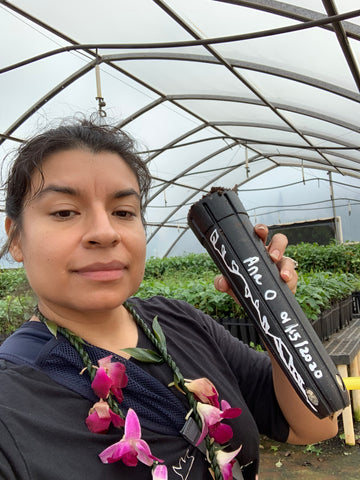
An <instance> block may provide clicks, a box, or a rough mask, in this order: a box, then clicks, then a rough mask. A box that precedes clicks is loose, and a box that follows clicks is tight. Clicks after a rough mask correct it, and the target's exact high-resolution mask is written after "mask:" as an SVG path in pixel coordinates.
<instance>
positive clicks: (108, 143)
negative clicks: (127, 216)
mask: <svg viewBox="0 0 360 480" xmlns="http://www.w3.org/2000/svg"><path fill="white" fill-rule="evenodd" d="M72 149H83V150H84V149H86V150H90V151H91V152H94V153H97V152H102V151H106V152H113V153H117V154H118V155H119V156H121V158H122V159H123V160H124V161H125V162H126V164H127V165H128V166H129V167H130V169H131V170H132V171H133V172H134V174H135V175H136V178H137V181H138V184H139V189H140V208H141V219H142V222H143V224H145V219H144V213H145V205H146V200H147V197H148V193H149V189H150V184H151V176H150V173H149V170H148V168H147V167H146V165H145V163H144V162H143V160H142V159H141V158H140V156H139V155H138V154H137V153H136V152H135V147H134V142H133V140H132V139H131V138H130V137H129V136H128V135H126V134H125V133H124V132H123V131H121V130H120V129H119V128H117V127H113V126H109V125H97V124H95V123H92V122H91V121H88V120H81V121H78V122H77V123H71V124H68V125H66V124H64V125H60V126H58V127H56V128H53V129H50V130H47V131H46V132H44V133H41V134H39V135H37V136H35V137H33V138H32V139H30V140H28V141H27V142H25V143H23V144H22V145H21V146H20V148H19V149H18V153H17V157H16V159H15V161H14V163H13V165H12V167H11V170H10V173H9V176H8V179H7V182H6V184H5V187H6V199H5V213H6V215H7V216H8V217H9V218H10V219H11V220H13V222H14V228H13V230H12V232H11V234H10V236H9V239H8V241H7V243H6V244H5V246H4V248H3V250H2V254H4V253H6V252H7V251H8V249H9V246H10V244H11V241H12V239H13V238H14V237H15V236H16V234H17V233H18V231H19V229H21V220H22V212H23V208H24V202H25V198H26V196H27V194H28V193H29V192H30V189H31V180H32V176H33V174H34V172H35V171H36V170H37V171H38V172H40V174H41V176H42V178H43V174H42V164H43V162H44V160H45V159H46V158H47V157H48V156H50V155H51V154H53V153H56V152H60V151H65V150H72ZM40 188H41V187H40ZM35 194H36V193H35Z"/></svg>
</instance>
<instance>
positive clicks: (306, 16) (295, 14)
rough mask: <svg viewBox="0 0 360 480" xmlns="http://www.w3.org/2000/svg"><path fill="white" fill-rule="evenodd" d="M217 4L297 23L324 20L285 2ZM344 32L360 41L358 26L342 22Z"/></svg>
mask: <svg viewBox="0 0 360 480" xmlns="http://www.w3.org/2000/svg"><path fill="white" fill-rule="evenodd" d="M216 1H217V2H222V3H229V4H232V5H238V6H242V7H249V8H253V9H254V10H262V11H264V12H268V13H272V14H275V15H280V16H282V17H287V18H291V19H292V20H298V21H299V22H307V21H309V20H317V19H320V18H324V17H325V15H323V14H321V13H319V12H315V11H314V10H309V9H307V8H303V7H299V6H295V5H289V4H287V3H285V2H279V1H277V0H216ZM343 26H344V29H345V32H346V34H347V36H348V37H351V38H354V39H356V40H359V39H360V26H358V25H356V24H354V23H350V22H344V24H343ZM320 28H324V29H325V30H331V31H334V27H333V26H332V25H330V24H325V25H321V27H320Z"/></svg>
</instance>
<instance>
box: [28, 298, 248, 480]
mask: <svg viewBox="0 0 360 480" xmlns="http://www.w3.org/2000/svg"><path fill="white" fill-rule="evenodd" d="M124 307H125V308H126V309H127V310H128V311H129V313H130V314H131V315H132V317H133V319H134V320H135V322H136V323H137V325H138V326H139V327H140V328H141V329H142V330H143V332H144V333H145V335H146V336H147V337H148V338H149V340H150V341H151V342H152V344H153V345H154V346H155V347H156V349H157V350H158V351H159V353H157V352H154V351H152V350H147V349H142V348H127V349H124V350H123V351H124V352H126V353H129V354H130V355H131V356H133V357H134V358H135V359H137V360H140V361H145V362H150V363H162V362H165V363H166V364H167V365H168V366H169V367H170V369H171V370H172V372H173V374H174V383H173V385H175V386H176V387H177V388H178V389H179V390H180V391H182V392H183V393H184V394H185V395H186V398H187V400H188V402H189V405H190V412H189V413H188V415H187V416H190V415H192V416H193V418H194V420H195V422H196V424H197V426H198V427H199V429H200V431H201V435H200V437H199V439H198V441H197V444H196V446H198V445H199V444H200V443H201V442H202V441H203V440H205V444H206V450H207V459H208V461H209V463H210V466H211V467H210V472H211V474H212V476H213V478H214V480H232V479H233V475H232V467H233V465H234V463H235V457H236V455H237V454H238V453H239V451H240V449H241V446H240V447H239V448H238V449H237V450H235V451H233V452H224V450H223V448H224V446H223V447H219V445H218V446H217V444H224V443H226V442H227V441H228V440H229V439H230V438H231V437H232V435H233V432H232V429H231V427H230V426H229V425H225V424H222V423H221V421H222V420H223V419H225V418H234V417H237V416H238V415H240V413H241V409H240V408H231V407H230V405H229V403H228V402H226V401H225V400H222V401H221V409H220V408H219V406H220V405H219V401H218V394H217V391H216V388H215V387H214V385H213V384H212V383H211V382H210V380H208V379H206V378H202V379H196V380H192V381H186V380H185V379H184V377H183V376H182V374H181V372H180V370H179V368H178V366H177V365H176V363H175V362H174V361H173V359H172V358H171V356H170V355H169V354H168V352H167V348H166V338H165V335H164V333H163V331H162V329H161V327H160V325H159V323H158V321H157V317H155V318H154V320H153V324H152V330H150V328H149V327H148V325H147V324H146V323H145V322H144V321H143V320H142V318H141V317H140V316H139V315H138V314H137V312H136V311H135V309H134V308H133V307H132V306H131V305H130V304H128V303H127V302H125V303H124ZM35 315H36V316H37V317H38V318H39V320H40V321H41V322H42V323H44V324H45V325H46V326H47V328H48V329H49V330H50V332H51V333H52V334H53V335H54V336H56V335H57V332H60V333H61V334H62V335H63V336H64V337H65V338H66V339H67V340H68V341H69V342H70V343H71V345H72V346H73V347H74V348H75V350H76V351H77V352H78V353H79V355H80V357H81V359H82V361H83V364H84V369H83V370H82V371H81V372H80V373H81V374H83V373H84V372H85V371H87V372H88V374H89V376H90V380H91V382H92V383H91V386H92V389H93V390H94V392H95V394H96V395H97V396H98V397H99V401H98V402H96V403H95V404H94V405H93V407H92V408H91V409H90V411H89V415H88V417H87V418H86V425H87V427H88V428H89V430H90V431H92V432H94V433H106V431H107V430H108V428H109V426H110V424H111V423H112V424H113V425H114V426H115V427H119V428H121V427H124V436H123V438H122V439H121V440H120V441H119V442H117V443H115V444H113V445H111V446H110V447H108V448H106V449H105V450H104V451H103V452H101V453H100V454H99V457H100V460H101V461H102V462H103V463H113V462H116V461H118V460H120V459H121V460H122V461H123V463H125V464H126V465H128V466H136V465H137V463H138V460H140V461H141V462H142V463H145V464H146V465H148V466H150V467H153V469H152V478H153V480H167V467H166V466H165V465H161V463H163V460H161V459H159V458H157V457H155V456H154V455H152V453H151V451H150V447H149V446H148V444H147V443H146V442H145V441H144V440H142V439H141V427H140V422H139V419H138V417H137V415H136V413H135V411H134V410H132V409H131V408H130V409H129V410H128V412H127V415H126V417H125V416H124V414H123V412H122V411H121V409H120V407H119V404H120V403H121V402H122V400H123V394H122V388H124V387H125V386H126V385H127V376H126V373H125V365H124V364H123V363H121V362H112V361H111V359H112V355H110V356H109V357H105V358H102V359H100V360H98V366H94V365H93V364H92V361H91V360H90V357H89V355H88V353H87V352H86V350H85V349H84V347H83V345H84V343H85V342H84V340H82V339H81V338H80V337H78V336H77V335H75V334H74V333H72V332H70V331H69V330H68V329H66V328H63V327H60V326H58V325H57V324H55V323H54V322H52V321H50V320H48V319H47V318H45V317H44V316H43V315H42V313H41V312H40V311H39V309H38V307H36V308H35Z"/></svg>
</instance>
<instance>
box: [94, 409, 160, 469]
mask: <svg viewBox="0 0 360 480" xmlns="http://www.w3.org/2000/svg"><path fill="white" fill-rule="evenodd" d="M99 457H100V460H101V461H102V462H103V463H114V462H117V461H118V460H122V461H123V462H124V463H125V465H127V466H128V467H136V465H137V464H138V461H139V460H140V462H142V463H145V465H148V466H149V467H150V466H151V465H152V464H153V463H154V460H156V461H158V462H162V461H163V460H160V459H159V458H156V457H154V455H152V453H151V451H150V447H149V445H148V444H147V443H146V442H145V440H142V439H141V427H140V422H139V419H138V417H137V415H136V413H135V411H134V410H132V409H131V408H130V409H129V411H128V413H127V415H126V418H125V427H124V436H123V437H122V439H121V440H120V442H117V443H114V444H113V445H110V447H108V448H106V449H105V450H104V451H103V452H101V453H100V455H99Z"/></svg>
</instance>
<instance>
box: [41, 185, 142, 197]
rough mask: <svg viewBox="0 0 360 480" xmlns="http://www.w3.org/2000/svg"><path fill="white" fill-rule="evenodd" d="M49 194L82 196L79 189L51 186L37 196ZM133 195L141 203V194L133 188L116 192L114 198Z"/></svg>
mask: <svg viewBox="0 0 360 480" xmlns="http://www.w3.org/2000/svg"><path fill="white" fill-rule="evenodd" d="M47 193H62V194H64V195H71V196H73V197H79V196H80V195H81V192H80V190H79V189H77V188H73V187H68V186H62V185H56V184H50V185H48V186H47V187H45V188H43V189H42V190H40V192H38V194H37V195H36V196H37V197H38V198H39V197H42V196H43V195H46V194H47ZM132 195H134V196H135V197H136V198H137V199H138V200H139V201H140V195H139V193H138V192H137V191H136V190H134V189H133V188H127V189H124V190H117V191H115V192H114V195H113V198H115V199H116V198H123V197H130V196H132Z"/></svg>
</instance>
